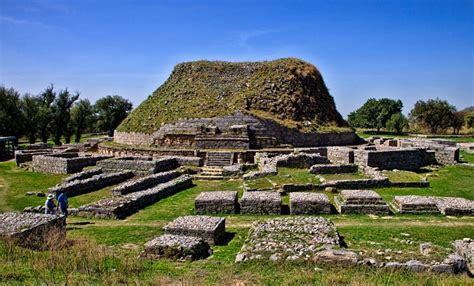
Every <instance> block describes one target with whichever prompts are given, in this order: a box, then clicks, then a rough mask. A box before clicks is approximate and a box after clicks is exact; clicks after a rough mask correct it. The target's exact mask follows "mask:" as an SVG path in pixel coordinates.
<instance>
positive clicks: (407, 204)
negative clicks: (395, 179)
mask: <svg viewBox="0 0 474 286" xmlns="http://www.w3.org/2000/svg"><path fill="white" fill-rule="evenodd" d="M392 206H393V208H394V209H396V210H397V211H398V212H399V213H401V214H426V213H428V214H433V213H439V209H438V207H437V206H436V202H435V200H434V199H433V198H431V197H422V196H395V198H394V199H393V203H392Z"/></svg>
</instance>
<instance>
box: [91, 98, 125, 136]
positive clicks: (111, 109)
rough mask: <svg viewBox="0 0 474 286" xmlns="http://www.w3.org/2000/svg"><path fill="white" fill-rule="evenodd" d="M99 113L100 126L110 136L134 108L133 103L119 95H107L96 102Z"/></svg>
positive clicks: (98, 122)
mask: <svg viewBox="0 0 474 286" xmlns="http://www.w3.org/2000/svg"><path fill="white" fill-rule="evenodd" d="M95 109H96V111H97V115H98V121H97V125H98V128H99V129H101V130H104V131H107V132H108V134H109V136H113V135H114V130H115V128H117V126H119V124H120V123H121V122H122V120H124V119H125V117H127V115H128V113H129V112H130V111H131V110H132V103H131V102H130V101H128V100H126V99H124V98H123V97H121V96H118V95H113V96H112V95H107V96H106V97H103V98H101V99H99V100H97V102H96V103H95Z"/></svg>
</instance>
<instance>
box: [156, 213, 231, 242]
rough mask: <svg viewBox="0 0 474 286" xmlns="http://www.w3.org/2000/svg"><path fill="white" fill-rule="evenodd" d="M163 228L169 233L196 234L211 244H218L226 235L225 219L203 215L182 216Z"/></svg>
mask: <svg viewBox="0 0 474 286" xmlns="http://www.w3.org/2000/svg"><path fill="white" fill-rule="evenodd" d="M163 230H164V231H165V233H167V234H174V235H185V236H195V237H199V238H202V239H203V240H204V241H206V242H207V243H209V244H216V243H219V241H220V240H221V239H222V238H223V237H224V235H225V219H224V218H221V217H210V216H203V215H195V216H181V217H178V218H176V219H175V220H173V221H172V222H170V223H168V224H167V225H166V226H165V227H164V228H163Z"/></svg>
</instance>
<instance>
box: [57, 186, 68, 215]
mask: <svg viewBox="0 0 474 286" xmlns="http://www.w3.org/2000/svg"><path fill="white" fill-rule="evenodd" d="M58 204H59V209H60V210H61V213H62V214H63V215H65V216H66V217H67V208H68V205H69V204H68V202H67V195H66V193H64V192H62V193H60V194H59V195H58Z"/></svg>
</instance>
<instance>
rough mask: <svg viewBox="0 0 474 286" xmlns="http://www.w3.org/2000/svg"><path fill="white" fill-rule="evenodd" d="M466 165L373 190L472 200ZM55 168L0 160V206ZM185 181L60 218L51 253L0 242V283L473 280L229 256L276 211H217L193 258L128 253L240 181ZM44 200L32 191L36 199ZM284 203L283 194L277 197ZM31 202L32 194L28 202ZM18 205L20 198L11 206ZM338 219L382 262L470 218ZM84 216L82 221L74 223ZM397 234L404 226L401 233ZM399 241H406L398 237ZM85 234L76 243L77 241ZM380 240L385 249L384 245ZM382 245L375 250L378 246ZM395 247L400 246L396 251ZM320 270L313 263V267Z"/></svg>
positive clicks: (444, 242) (472, 228)
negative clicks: (130, 204) (218, 238)
mask: <svg viewBox="0 0 474 286" xmlns="http://www.w3.org/2000/svg"><path fill="white" fill-rule="evenodd" d="M279 171H280V173H279V175H278V176H275V178H273V179H275V180H276V181H278V180H279V179H276V178H278V177H279V176H281V178H280V180H281V181H280V182H286V180H287V179H288V176H286V175H290V178H291V179H292V180H296V181H298V182H304V181H305V180H310V179H312V178H313V177H314V176H313V177H311V176H309V175H308V173H307V172H305V170H298V169H289V168H288V169H286V168H280V170H279ZM473 172H474V170H473V169H472V168H467V167H462V166H450V167H443V168H440V169H439V170H435V171H433V172H432V175H430V176H429V177H428V178H429V181H430V183H431V188H424V189H421V188H420V189H410V188H404V189H401V188H400V189H397V188H386V189H376V191H378V192H379V193H381V194H382V196H383V197H384V199H385V200H390V199H391V198H392V197H393V196H394V195H397V194H424V195H443V196H448V195H449V196H460V197H466V198H469V199H474V197H473V194H474V188H473V186H472V177H473V176H472V175H473ZM62 177H63V176H54V175H42V174H35V173H30V172H27V171H24V170H21V169H16V167H15V166H14V164H13V163H12V162H7V163H0V182H1V183H0V184H2V185H3V187H1V189H0V191H1V192H0V195H1V196H2V197H1V198H2V200H0V210H1V211H6V210H11V209H21V208H23V206H24V205H25V206H26V202H22V203H21V204H20V203H19V202H18V201H21V200H23V199H25V198H26V197H25V196H24V192H26V191H30V190H34V189H42V190H46V189H47V187H49V186H52V185H54V184H56V183H57V182H59V181H60V180H61V178H62ZM195 183H196V185H195V186H193V187H192V188H189V189H187V190H184V191H182V192H180V193H178V194H176V195H174V196H172V197H169V198H167V199H163V200H161V201H159V202H158V203H155V204H153V205H151V206H149V207H147V208H145V209H143V210H140V211H139V212H138V213H136V214H134V215H132V216H130V217H128V218H127V219H125V220H105V219H102V220H101V219H86V218H75V217H70V218H68V231H67V236H68V239H69V240H70V241H71V242H72V245H71V246H70V247H68V248H67V249H65V250H61V251H59V252H57V251H55V252H49V251H45V252H39V251H27V250H21V249H18V248H13V249H11V248H8V247H5V246H4V245H3V244H2V243H0V265H2V267H0V284H34V285H36V284H52V283H56V284H60V283H63V284H64V283H66V280H67V283H68V284H99V285H111V284H112V285H114V284H173V283H178V284H189V285H192V284H220V285H222V284H226V285H230V284H238V283H246V284H266V285H302V284H306V285H469V284H471V285H472V280H470V279H471V278H468V277H467V276H466V275H433V274H429V273H410V272H405V271H397V270H384V269H371V268H367V267H341V266H328V265H316V264H314V263H303V262H278V263H275V262H272V261H253V262H245V263H238V264H236V263H234V260H235V256H236V254H237V253H238V252H239V250H240V248H241V247H242V245H243V244H244V242H245V239H246V238H247V235H248V232H249V229H250V227H251V225H252V224H253V223H254V222H255V221H259V220H265V219H268V218H273V217H278V216H277V215H225V218H226V228H227V232H229V233H230V234H231V235H232V239H231V240H230V241H229V242H228V243H227V244H224V245H218V246H213V247H212V249H213V255H212V256H210V257H209V258H207V259H205V260H201V261H196V262H192V263H190V262H173V261H167V260H161V261H153V262H151V261H147V260H142V259H139V258H137V257H138V255H139V254H140V252H141V251H142V250H143V244H144V243H145V242H146V241H148V240H150V239H152V238H153V237H155V236H157V235H159V234H161V233H162V227H163V226H164V225H165V224H166V223H168V222H169V221H171V220H173V219H174V218H176V217H178V216H182V215H191V214H194V199H195V197H196V196H197V195H198V194H199V193H200V192H202V191H219V190H236V191H238V192H239V196H241V195H242V183H243V181H242V180H230V181H196V182H195ZM108 193H109V190H107V189H104V190H101V191H99V192H93V193H90V194H87V195H81V196H77V197H74V198H71V199H70V200H71V204H75V205H79V204H82V203H86V202H88V201H90V200H95V199H99V198H100V197H101V196H103V195H104V196H107V195H108ZM42 201H43V200H42V199H41V202H42ZM283 201H284V203H287V201H288V196H284V197H283ZM32 203H33V205H35V204H36V201H34V202H32ZM19 204H20V205H21V206H19ZM324 217H327V218H330V219H331V220H332V221H333V222H334V224H335V225H336V226H337V229H338V231H339V233H340V234H341V235H342V236H344V241H345V242H346V243H347V245H348V246H349V248H350V249H353V250H355V251H356V252H364V253H365V255H368V256H371V257H375V258H377V259H379V260H381V261H388V260H387V259H386V257H387V256H391V260H392V261H393V260H400V261H405V260H408V259H419V260H422V261H431V260H433V259H435V260H441V259H442V258H443V257H445V256H446V255H447V254H448V253H450V252H451V251H452V250H451V243H452V241H453V240H455V239H462V238H464V237H474V218H473V217H445V216H441V215H418V216H415V215H390V216H368V215H337V214H334V215H324ZM84 222H88V223H89V224H82V223H84ZM402 233H407V234H409V236H408V237H405V236H403V235H402ZM407 240H410V241H412V243H411V244H410V243H407ZM422 242H431V243H433V245H434V251H433V253H432V254H431V255H430V256H428V257H424V256H422V255H421V254H420V253H419V250H418V248H419V244H420V243H422ZM84 243H85V244H84ZM386 249H390V251H388V252H387V253H385V250H386ZM380 251H382V252H383V253H382V254H379V253H380ZM399 251H401V253H398V252H399ZM316 266H317V267H318V268H320V269H321V270H317V271H316V270H315V267H316Z"/></svg>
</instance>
